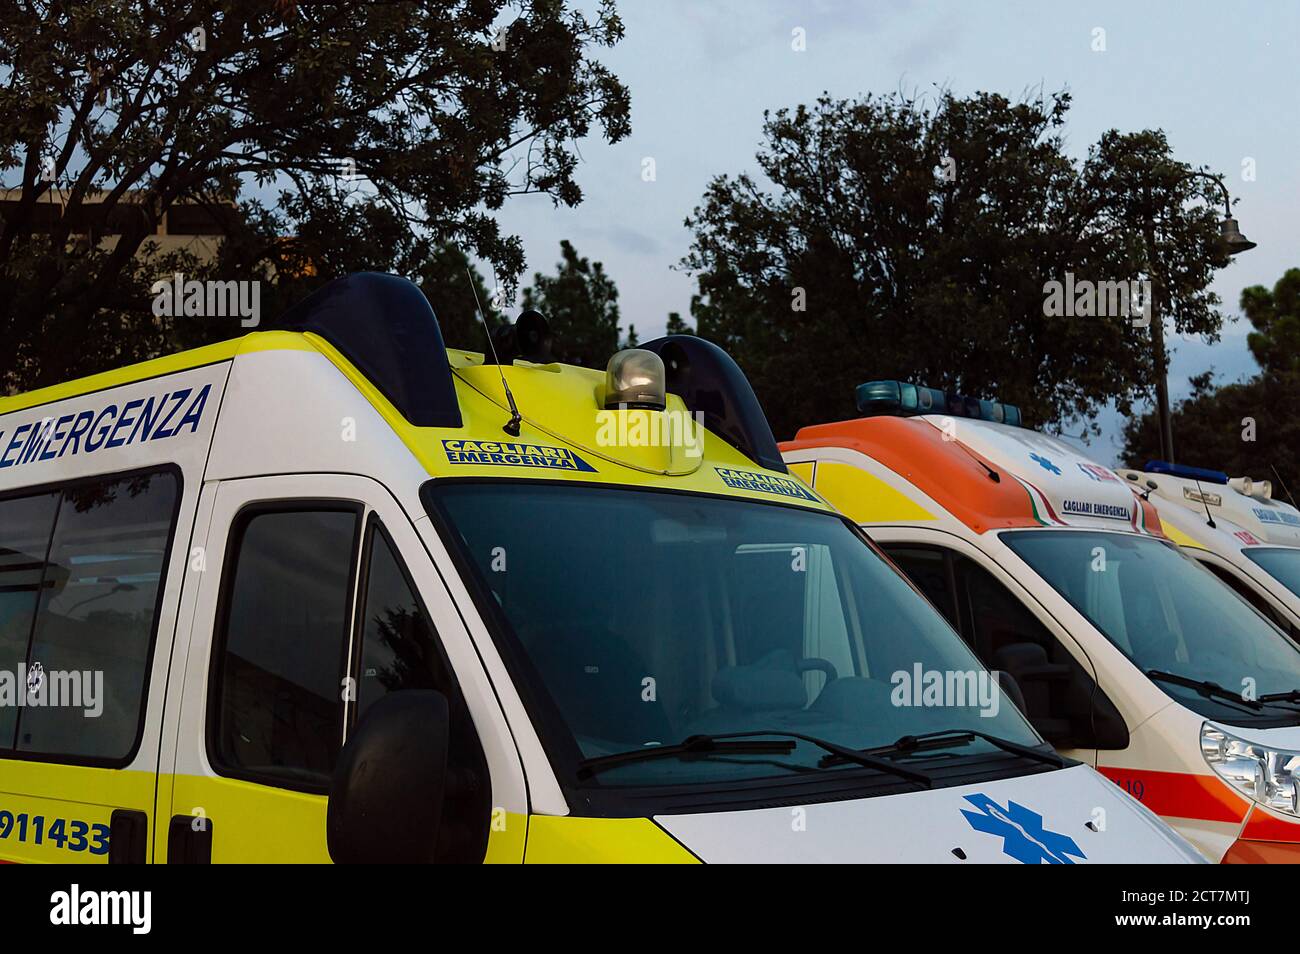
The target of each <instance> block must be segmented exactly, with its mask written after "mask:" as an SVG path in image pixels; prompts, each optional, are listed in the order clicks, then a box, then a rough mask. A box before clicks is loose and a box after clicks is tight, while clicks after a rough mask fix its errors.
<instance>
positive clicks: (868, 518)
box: [815, 460, 935, 523]
mask: <svg viewBox="0 0 1300 954" xmlns="http://www.w3.org/2000/svg"><path fill="white" fill-rule="evenodd" d="M815 486H816V490H817V492H818V493H819V494H821V495H822V496H823V497H825V498H826V499H827V500H829V501H830V502H831V503H832V504H833V505H834V506H835V508H836V509H837V510H839V511H840V512H841V513H843V514H845V515H847V516H848V517H849V518H850V519H851V520H854V521H855V522H857V523H888V522H894V521H912V520H934V519H935V516H934V514H932V513H930V511H928V510H926V509H925V508H924V507H922V506H921V505H920V504H918V503H917V502H916V501H914V500H912V499H911V498H910V497H908V496H907V495H906V494H904V493H902V492H901V491H898V490H895V489H894V488H893V487H891V486H889V484H887V483H885V482H884V481H883V480H881V479H880V478H879V477H877V476H876V475H875V474H872V473H868V472H867V471H865V470H863V469H862V468H860V467H854V466H853V465H852V464H842V463H839V462H838V461H828V460H823V461H818V462H817V481H816V484H815Z"/></svg>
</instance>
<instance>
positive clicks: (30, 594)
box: [0, 493, 59, 749]
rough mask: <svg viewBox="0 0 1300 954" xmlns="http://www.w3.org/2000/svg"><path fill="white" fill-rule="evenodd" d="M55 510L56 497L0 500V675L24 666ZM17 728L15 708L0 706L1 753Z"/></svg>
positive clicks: (14, 706)
mask: <svg viewBox="0 0 1300 954" xmlns="http://www.w3.org/2000/svg"><path fill="white" fill-rule="evenodd" d="M58 505H59V495H58V494H54V493H51V494H42V495H41V496H39V497H22V498H19V499H15V500H0V672H7V673H15V674H16V673H17V672H18V671H19V669H20V668H21V667H22V666H24V665H25V664H26V662H27V648H28V646H29V645H30V644H31V638H32V620H33V619H34V618H35V616H36V606H37V603H38V601H39V600H40V592H41V579H42V577H43V575H44V570H45V551H46V550H48V549H49V546H50V533H51V531H53V529H54V514H55V510H56V509H57V508H58ZM51 582H53V581H51ZM18 689H19V687H18V686H15V690H18ZM17 724H18V707H17V706H16V705H13V704H12V702H6V703H5V704H4V705H0V748H5V749H9V748H13V744H14V729H15V728H16V727H17Z"/></svg>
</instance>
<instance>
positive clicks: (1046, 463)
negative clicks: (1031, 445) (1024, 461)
mask: <svg viewBox="0 0 1300 954" xmlns="http://www.w3.org/2000/svg"><path fill="white" fill-rule="evenodd" d="M1029 459H1030V460H1032V461H1036V462H1037V463H1038V466H1039V467H1041V468H1043V470H1050V471H1051V472H1052V473H1054V474H1060V473H1061V468H1059V467H1057V466H1056V465H1055V464H1053V463H1052V461H1051V459H1050V458H1047V457H1039V456H1038V455H1037V454H1030V455H1029Z"/></svg>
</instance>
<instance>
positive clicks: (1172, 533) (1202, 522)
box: [1117, 461, 1300, 642]
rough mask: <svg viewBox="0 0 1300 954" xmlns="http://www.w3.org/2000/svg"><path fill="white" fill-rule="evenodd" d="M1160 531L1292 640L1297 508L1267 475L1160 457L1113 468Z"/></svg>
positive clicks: (1298, 558) (1298, 595) (1299, 594)
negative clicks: (1137, 466)
mask: <svg viewBox="0 0 1300 954" xmlns="http://www.w3.org/2000/svg"><path fill="white" fill-rule="evenodd" d="M1117 473H1118V474H1119V475H1120V476H1121V477H1123V478H1124V479H1125V480H1128V481H1130V482H1131V483H1132V485H1133V486H1134V487H1135V488H1136V489H1137V491H1138V492H1139V493H1140V494H1142V496H1143V497H1145V498H1147V499H1148V500H1150V501H1151V503H1153V504H1154V505H1155V508H1156V512H1157V513H1159V514H1160V522H1161V525H1162V526H1163V527H1164V531H1165V534H1166V535H1167V536H1168V537H1169V538H1170V539H1172V540H1174V541H1175V542H1176V543H1177V544H1178V545H1179V546H1181V547H1183V548H1184V549H1186V550H1187V552H1188V553H1189V554H1190V555H1191V556H1192V557H1193V558H1195V559H1196V560H1197V561H1198V562H1200V563H1201V564H1203V565H1204V566H1206V567H1208V568H1209V569H1210V570H1211V571H1212V572H1213V573H1214V574H1215V575H1216V576H1217V577H1219V579H1221V580H1223V582H1225V583H1227V584H1228V585H1229V586H1231V587H1232V588H1233V589H1234V590H1236V591H1237V592H1238V593H1239V594H1240V595H1241V597H1242V598H1243V599H1245V600H1247V601H1248V602H1249V603H1250V604H1251V605H1252V606H1254V607H1255V608H1256V609H1258V610H1259V611H1260V612H1261V613H1263V614H1264V615H1265V616H1267V617H1269V618H1270V619H1271V620H1273V622H1275V623H1277V625H1278V626H1280V627H1281V628H1282V629H1283V630H1285V631H1286V632H1287V634H1288V635H1289V636H1290V637H1291V638H1292V639H1293V640H1295V641H1297V642H1300V511H1298V510H1296V508H1295V507H1294V506H1292V505H1291V504H1289V503H1286V502H1285V501H1282V500H1277V499H1275V498H1274V496H1273V484H1272V481H1268V480H1252V479H1251V478H1249V477H1229V476H1228V475H1227V474H1225V473H1223V472H1222V471H1217V470H1207V469H1204V468H1200V467H1187V466H1184V465H1181V464H1168V463H1165V462H1164V461H1148V462H1147V464H1146V466H1145V467H1144V468H1143V469H1142V470H1127V469H1121V470H1119V471H1117Z"/></svg>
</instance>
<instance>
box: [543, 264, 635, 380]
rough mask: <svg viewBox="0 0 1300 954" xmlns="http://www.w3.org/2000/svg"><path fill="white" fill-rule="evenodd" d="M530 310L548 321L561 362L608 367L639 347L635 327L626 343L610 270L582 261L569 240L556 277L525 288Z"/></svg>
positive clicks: (615, 288)
mask: <svg viewBox="0 0 1300 954" xmlns="http://www.w3.org/2000/svg"><path fill="white" fill-rule="evenodd" d="M524 307H525V308H536V309H537V310H538V311H540V312H541V313H542V314H544V315H545V316H546V317H547V320H548V321H549V322H550V326H551V334H552V336H553V338H554V347H553V352H554V354H555V357H556V359H557V360H559V361H565V362H568V363H570V364H580V365H583V366H585V367H588V368H604V367H605V364H606V362H607V361H609V356H610V355H612V354H613V353H614V352H615V351H617V350H619V348H630V347H633V346H635V344H636V329H635V328H631V327H629V328H628V335H627V338H626V339H623V340H622V341H620V337H619V336H620V333H621V331H622V329H621V328H620V326H619V311H618V288H617V287H616V286H615V284H614V280H613V279H611V278H610V277H609V276H608V275H607V274H605V266H604V265H602V264H601V263H600V262H592V261H590V260H589V259H586V258H583V257H582V256H580V255H579V254H578V252H577V250H576V249H575V248H574V247H573V243H572V242H570V241H569V240H568V239H565V240H563V241H561V242H560V261H559V262H558V263H556V266H555V274H554V275H543V274H542V273H541V272H536V273H534V275H533V284H532V286H531V287H529V288H525V289H524Z"/></svg>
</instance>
